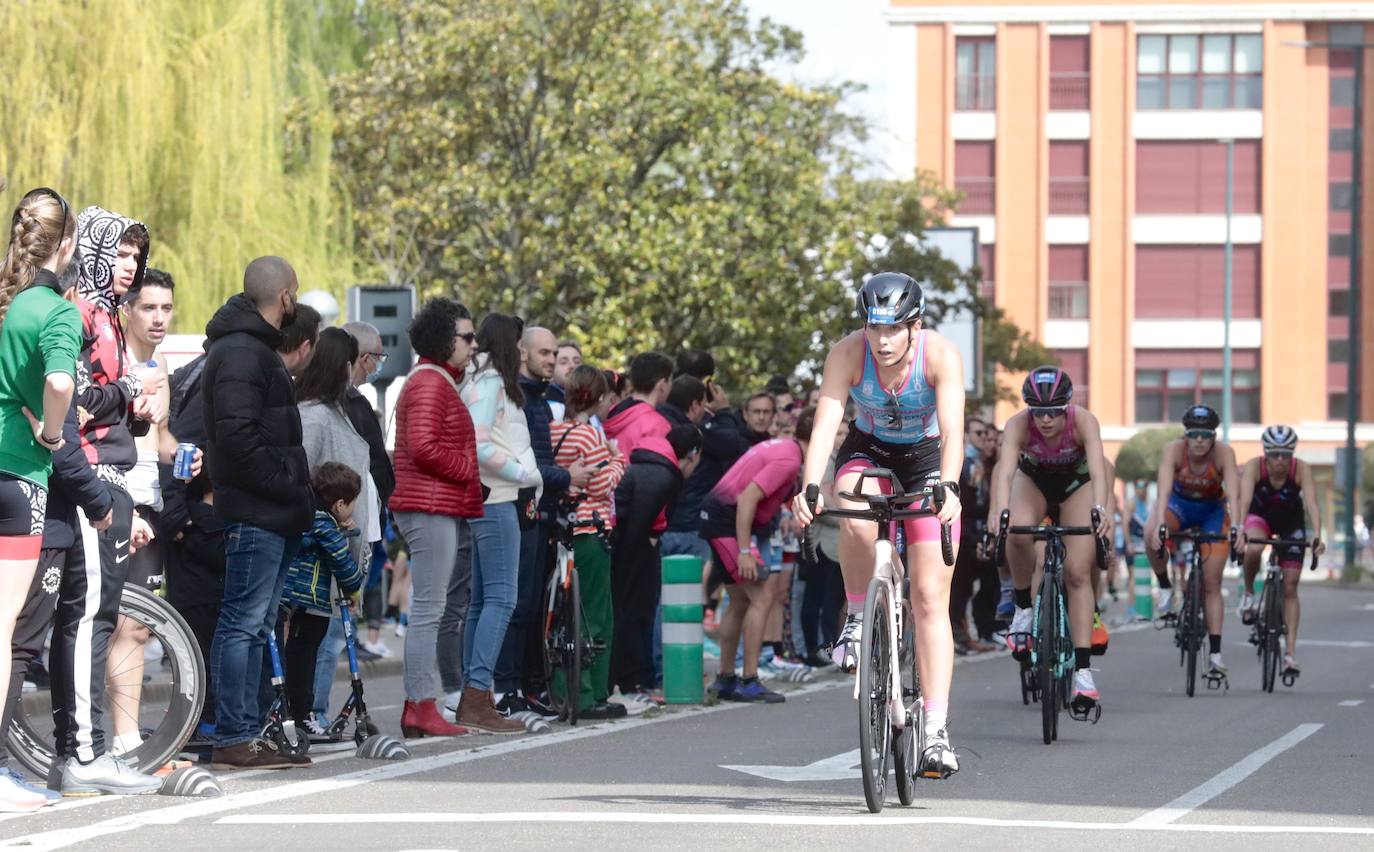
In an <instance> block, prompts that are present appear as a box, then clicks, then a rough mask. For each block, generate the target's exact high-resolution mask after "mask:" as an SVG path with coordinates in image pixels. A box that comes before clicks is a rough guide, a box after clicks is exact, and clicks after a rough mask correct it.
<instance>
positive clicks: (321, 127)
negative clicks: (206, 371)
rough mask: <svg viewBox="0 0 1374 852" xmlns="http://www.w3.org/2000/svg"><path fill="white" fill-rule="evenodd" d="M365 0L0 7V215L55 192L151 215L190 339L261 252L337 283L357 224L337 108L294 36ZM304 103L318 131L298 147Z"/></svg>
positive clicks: (175, 0) (113, 1)
mask: <svg viewBox="0 0 1374 852" xmlns="http://www.w3.org/2000/svg"><path fill="white" fill-rule="evenodd" d="M354 5H356V4H352V3H345V2H338V0H335V1H334V2H330V0H251V2H247V1H246V0H195V2H184V0H85V2H81V3H29V2H7V3H0V44H3V45H4V58H5V69H6V80H5V85H4V86H0V116H3V120H0V125H2V126H3V127H4V132H3V133H0V176H3V177H4V178H5V179H6V180H7V181H8V184H9V188H8V190H6V191H5V192H4V194H3V199H0V200H3V205H0V206H4V207H6V208H9V207H10V206H12V205H13V204H14V203H15V202H16V201H17V200H18V197H19V193H22V192H23V191H24V190H25V189H27V188H29V187H32V186H38V185H49V186H53V187H55V188H57V189H59V190H60V191H61V192H63V193H64V194H65V195H66V196H67V198H68V200H69V201H70V202H71V204H72V206H73V207H74V208H76V209H80V208H83V207H85V206H87V205H90V204H99V205H101V206H103V207H108V208H111V209H114V210H118V211H120V212H122V213H126V214H128V215H130V216H134V217H136V218H139V219H142V220H143V221H145V222H147V223H148V226H149V228H150V230H151V232H152V237H153V244H152V251H151V261H152V264H153V265H154V266H157V267H160V268H162V269H166V270H167V271H169V272H171V273H172V274H173V276H174V277H175V278H176V279H177V281H178V283H180V284H181V285H182V286H181V287H180V288H178V292H177V317H176V330H178V331H184V332H194V331H197V330H199V329H202V328H204V324H205V321H206V320H207V319H208V317H209V315H210V313H211V312H212V311H213V310H214V309H215V308H216V307H218V306H219V305H220V304H221V303H222V302H223V301H224V299H225V298H227V296H228V295H229V294H231V293H233V292H236V291H237V290H238V289H239V288H240V286H241V282H242V276H243V268H244V266H245V264H246V263H247V262H248V261H249V260H251V259H252V258H253V257H255V256H258V255H263V254H280V255H282V256H284V257H286V258H287V259H289V260H290V261H291V262H292V264H294V265H295V267H296V270H297V272H298V273H299V276H300V280H301V285H302V287H305V288H309V287H326V288H332V289H339V288H340V287H341V286H342V285H343V284H344V283H346V282H348V281H349V280H350V279H351V278H352V271H351V269H352V233H351V231H352V228H351V223H350V222H349V221H348V219H347V206H346V205H343V204H341V203H340V201H339V198H338V195H337V193H336V192H335V187H334V184H333V178H332V173H331V161H330V139H331V137H332V134H333V123H332V116H331V112H330V109H329V100H328V97H327V92H326V89H325V85H324V77H323V76H322V74H321V72H320V71H319V70H318V68H317V67H315V62H316V59H317V58H318V57H315V58H312V59H311V60H310V61H309V62H307V63H305V64H301V63H300V62H299V60H298V55H297V54H296V53H294V52H293V50H292V46H291V39H290V38H289V37H288V33H289V32H291V31H293V29H294V28H295V27H296V26H297V24H298V22H300V21H301V20H303V17H302V14H301V13H302V10H305V9H307V7H309V9H312V10H313V13H317V20H319V19H320V17H321V16H322V17H323V18H326V19H331V20H332V19H335V18H337V16H338V15H340V14H344V13H345V10H346V9H347V8H348V7H351V6H354ZM350 14H351V13H350ZM340 67H351V66H346V65H344V64H343V63H340ZM290 69H294V70H295V71H296V72H299V73H293V74H291V75H288V74H286V73H284V72H286V71H287V70H290ZM292 103H297V104H299V107H300V108H299V110H298V111H299V113H300V114H303V115H308V116H309V124H308V128H309V129H310V130H312V131H313V132H312V133H308V134H303V135H299V136H298V138H297V144H296V146H295V150H294V151H293V152H291V153H290V154H288V148H289V147H291V146H292V142H291V140H290V139H288V137H287V136H286V134H285V133H284V132H283V129H284V126H285V118H286V115H287V109H288V106H289V105H290V104H292Z"/></svg>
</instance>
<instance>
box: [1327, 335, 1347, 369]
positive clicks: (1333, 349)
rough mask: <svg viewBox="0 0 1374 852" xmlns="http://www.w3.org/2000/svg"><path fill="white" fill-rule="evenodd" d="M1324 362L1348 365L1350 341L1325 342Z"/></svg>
mask: <svg viewBox="0 0 1374 852" xmlns="http://www.w3.org/2000/svg"><path fill="white" fill-rule="evenodd" d="M1326 360H1327V363H1329V364H1349V363H1350V341H1349V340H1347V339H1341V340H1328V341H1326Z"/></svg>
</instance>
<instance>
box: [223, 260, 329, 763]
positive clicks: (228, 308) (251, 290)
mask: <svg viewBox="0 0 1374 852" xmlns="http://www.w3.org/2000/svg"><path fill="white" fill-rule="evenodd" d="M297 287H298V284H297V282H296V273H295V270H293V269H292V268H291V266H290V264H288V263H287V262H286V261H285V260H282V259H281V258H279V257H260V258H258V259H257V260H255V261H253V262H252V263H250V264H248V268H247V270H245V271H244V273H243V292H242V293H240V294H238V295H236V296H233V297H231V298H230V299H229V301H228V302H227V303H226V304H225V305H224V307H222V308H220V309H219V311H217V312H216V313H215V316H214V318H213V319H211V320H210V324H209V325H208V326H206V328H205V334H206V337H207V338H208V339H209V340H208V343H207V344H206V346H207V349H206V354H207V357H206V360H205V370H204V373H203V375H202V377H201V381H202V382H203V384H204V391H203V401H202V405H203V408H202V413H203V415H204V418H205V428H206V431H207V433H208V441H207V444H206V447H205V450H206V460H207V462H208V467H209V470H210V482H211V484H212V487H213V489H214V493H215V513H216V514H217V515H219V516H220V518H221V519H222V520H223V521H224V523H225V537H224V549H225V552H224V556H225V565H224V601H223V603H222V605H221V607H220V614H219V623H218V624H217V625H216V627H215V639H214V644H213V647H212V650H211V654H210V656H211V671H212V677H213V678H214V681H215V683H216V684H217V685H218V689H217V690H216V693H215V750H214V754H213V755H212V757H211V764H212V766H213V768H215V769H240V768H242V769H249V768H252V769H273V768H285V767H289V766H292V765H296V764H297V763H302V764H305V763H308V762H309V758H304V757H302V758H294V759H288V758H286V757H285V756H283V755H281V754H279V753H278V752H277V749H276V748H275V746H272V745H270V744H269V743H267V742H266V741H264V740H260V739H255V737H256V735H257V733H258V726H259V724H260V719H259V717H258V709H259V708H258V690H259V685H260V682H261V678H262V654H263V646H264V645H265V644H266V642H267V635H268V633H269V632H270V631H271V630H272V629H273V628H274V627H275V625H276V620H277V603H278V601H279V600H280V598H281V590H282V583H283V582H284V581H285V579H286V569H287V567H288V566H289V565H290V564H291V560H292V559H293V558H294V557H295V555H296V551H297V549H298V548H299V546H300V537H301V534H302V533H304V532H305V531H306V530H308V529H309V528H310V525H311V522H312V520H313V519H314V511H315V499H314V494H313V493H312V492H311V490H310V467H309V463H308V462H307V461H306V457H305V450H304V448H303V447H302V445H301V418H300V412H299V411H298V410H297V409H296V392H295V388H294V387H293V386H292V384H291V376H290V374H288V373H287V371H286V366H285V364H283V363H282V359H281V356H280V355H278V354H277V344H278V342H279V341H280V339H281V332H280V329H281V328H282V326H284V325H286V324H288V323H290V322H291V320H292V318H293V316H294V314H295V310H296V289H297Z"/></svg>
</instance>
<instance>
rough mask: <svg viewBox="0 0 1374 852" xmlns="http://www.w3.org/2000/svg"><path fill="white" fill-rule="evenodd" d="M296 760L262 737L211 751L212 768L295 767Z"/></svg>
mask: <svg viewBox="0 0 1374 852" xmlns="http://www.w3.org/2000/svg"><path fill="white" fill-rule="evenodd" d="M296 766H297V764H296V762H295V761H293V760H291V759H290V758H288V757H286V756H285V755H283V754H282V753H281V752H280V751H279V750H278V749H277V746H276V744H275V743H272V742H269V741H268V740H265V739H262V738H261V737H259V738H256V739H251V740H249V741H248V742H246V743H239V744H238V745H232V746H229V747H227V748H217V749H215V750H214V751H212V752H211V753H210V768H211V769H221V770H222V769H294V768H295V767H296Z"/></svg>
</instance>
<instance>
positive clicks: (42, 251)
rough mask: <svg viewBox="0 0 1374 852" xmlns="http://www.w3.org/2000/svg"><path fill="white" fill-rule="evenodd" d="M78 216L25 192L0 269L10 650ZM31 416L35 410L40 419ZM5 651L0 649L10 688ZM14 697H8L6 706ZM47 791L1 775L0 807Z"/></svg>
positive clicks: (69, 379)
mask: <svg viewBox="0 0 1374 852" xmlns="http://www.w3.org/2000/svg"><path fill="white" fill-rule="evenodd" d="M75 237H76V217H74V216H72V215H71V209H70V208H69V207H68V206H67V202H66V200H65V199H63V198H62V196H60V195H58V194H57V193H56V192H54V191H53V190H51V189H47V188H46V187H44V188H39V189H35V190H32V191H31V192H29V193H28V194H27V195H25V196H24V198H23V200H22V201H20V202H19V206H18V207H16V208H15V210H14V216H13V217H12V218H11V220H10V244H9V250H8V251H7V252H6V253H5V259H4V264H3V266H0V642H3V643H4V647H5V648H8V647H9V645H10V642H11V640H12V638H13V636H14V625H15V621H16V620H17V619H18V617H19V611H20V610H21V609H22V608H23V606H24V601H25V599H26V598H27V596H28V591H29V586H30V584H31V582H32V581H33V574H34V571H35V570H36V569H37V567H38V555H39V550H40V549H41V547H42V545H43V519H44V517H45V515H46V514H47V504H48V490H47V489H48V476H49V474H50V473H51V472H52V454H53V452H54V451H55V450H57V449H59V448H60V447H61V446H62V443H63V442H62V424H63V422H64V420H65V419H66V416H67V411H68V409H69V408H70V407H71V401H72V393H73V391H75V389H76V355H77V352H78V351H79V349H80V346H81V313H80V311H78V310H77V308H76V306H75V305H73V304H72V303H71V302H69V301H67V300H66V299H64V298H62V296H61V291H60V289H59V285H58V279H57V276H58V275H59V274H60V273H61V272H62V271H64V270H65V269H66V268H67V265H68V264H69V263H71V259H72V253H73V251H74V250H75V248H76V238H75ZM35 412H37V413H38V414H39V415H41V416H42V419H41V420H40V419H38V417H36V416H35ZM9 681H10V655H9V654H0V689H3V690H5V692H6V693H8V684H9ZM12 699H13V696H10V695H8V694H6V695H5V697H4V700H5V701H6V703H8V702H9V701H10V700H12ZM47 801H48V800H47V797H45V796H43V795H41V794H39V793H36V792H33V791H32V790H28V789H25V788H23V787H21V786H19V785H18V784H17V783H15V781H14V780H13V779H12V778H11V777H9V776H8V775H0V811H3V812H8V813H24V812H29V811H35V810H37V809H38V808H40V807H42V806H43V805H44V804H45V803H46V802H47Z"/></svg>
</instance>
